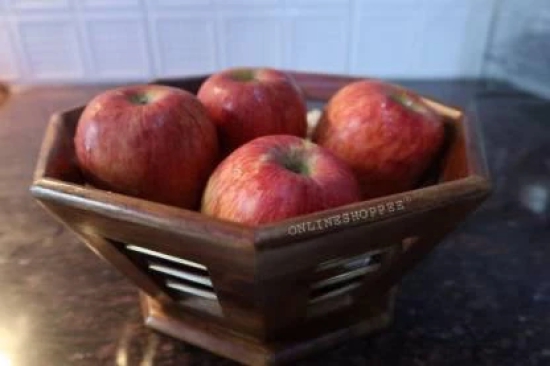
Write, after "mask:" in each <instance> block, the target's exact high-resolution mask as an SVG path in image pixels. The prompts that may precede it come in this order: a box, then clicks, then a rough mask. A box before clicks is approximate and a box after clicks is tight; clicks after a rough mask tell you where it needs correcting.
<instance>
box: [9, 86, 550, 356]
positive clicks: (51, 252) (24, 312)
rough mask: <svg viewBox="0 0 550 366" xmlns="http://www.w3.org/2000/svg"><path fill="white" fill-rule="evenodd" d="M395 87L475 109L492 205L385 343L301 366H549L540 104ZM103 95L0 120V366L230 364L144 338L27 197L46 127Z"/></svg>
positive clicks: (91, 260)
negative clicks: (60, 114)
mask: <svg viewBox="0 0 550 366" xmlns="http://www.w3.org/2000/svg"><path fill="white" fill-rule="evenodd" d="M404 84H406V85H408V86H411V87H413V88H415V89H417V90H419V91H421V92H424V93H426V94H427V95H430V96H434V97H436V98H437V99H440V100H442V101H445V102H447V103H450V104H455V105H459V106H468V107H469V108H472V109H473V110H474V112H475V113H476V114H477V116H478V117H479V119H480V121H481V122H482V124H483V132H484V138H485V145H486V154H487V158H488V161H489V166H490V169H491V173H492V178H493V183H494V194H493V195H492V197H491V198H490V199H489V200H488V201H487V202H486V204H485V205H483V207H482V208H481V209H479V210H478V211H477V212H476V213H475V214H474V215H473V216H471V217H470V218H469V219H468V220H467V221H466V222H465V223H464V224H463V225H461V226H460V228H459V229H457V230H456V231H455V232H454V233H453V234H451V235H450V236H449V237H448V238H447V239H446V240H445V242H444V243H442V244H441V245H439V246H438V247H437V249H436V250H435V251H434V252H433V253H432V254H431V255H430V256H429V257H428V258H427V259H426V260H425V261H424V262H422V264H421V265H420V266H419V267H418V268H416V269H415V270H414V271H413V272H411V273H410V274H409V275H408V276H407V277H406V278H405V280H404V282H403V284H402V286H401V288H400V293H399V295H398V301H397V305H396V314H395V322H394V324H393V325H392V327H391V328H390V329H389V330H388V331H385V332H383V333H381V334H379V335H376V336H372V337H365V338H362V339H358V340H355V341H352V342H349V343H347V344H346V345H343V346H341V347H338V348H335V349H334V350H332V351H330V352H326V353H323V354H319V355H317V356H313V357H311V358H308V359H306V360H304V361H302V362H300V363H299V365H366V364H373V365H379V364H383V365H470V364H472V365H499V366H502V365H518V364H521V365H547V364H550V266H548V263H550V246H548V243H550V230H549V227H550V225H549V217H550V216H549V205H550V203H549V200H550V196H549V194H550V193H549V192H550V182H549V180H550V161H549V159H550V151H549V146H550V123H549V122H548V121H549V120H548V116H550V102H545V101H543V100H540V99H537V98H534V97H532V96H528V95H525V94H522V93H518V92H516V91H514V90H513V89H511V88H509V87H504V86H499V85H496V86H494V85H493V86H492V87H491V88H489V89H487V88H486V87H485V86H486V84H485V83H483V82H481V81H437V82H430V81H425V82H423V81H419V82H404ZM101 89H102V88H101V87H97V86H95V87H94V86H72V87H55V88H47V87H40V88H34V89H28V90H25V91H23V92H21V93H17V94H15V95H14V96H13V97H12V98H11V99H10V100H9V101H8V103H7V104H5V105H4V107H2V108H1V109H0V161H1V162H2V169H0V207H1V209H0V289H1V290H2V292H1V293H2V299H1V300H0V366H8V365H9V366H37V365H40V366H49V365H52V366H60V365H85V366H87V365H90V366H91V365H94V366H96V365H118V366H125V365H132V366H133V365H140V366H169V365H234V363H232V362H230V361H227V360H224V359H221V358H219V357H217V356H214V355H212V354H210V353H207V352H204V351H202V350H199V349H197V348H195V347H192V346H189V345H187V344H184V343H182V342H178V341H175V340H173V339H171V338H169V337H165V336H163V335H160V334H157V333H154V332H152V331H150V330H148V329H147V328H145V327H144V326H143V325H142V319H141V316H140V310H139V306H138V301H137V300H138V297H137V291H136V289H135V287H133V286H132V285H131V284H130V283H129V282H128V281H127V280H126V279H124V278H123V277H122V276H121V275H119V274H118V273H117V272H116V271H115V270H114V269H113V268H111V267H109V266H108V265H107V264H106V263H104V262H102V261H101V260H100V259H99V258H98V257H96V256H95V255H94V254H93V253H92V252H91V251H90V250H89V249H87V248H86V247H85V246H84V245H83V244H81V243H80V242H79V240H78V239H77V238H76V237H75V236H74V235H73V234H71V233H70V232H68V231H67V230H66V229H65V228H64V227H63V226H62V225H61V224H59V223H57V222H56V221H54V220H53V219H52V218H51V217H50V216H49V215H48V214H47V213H46V212H44V211H43V210H42V209H41V208H39V207H38V205H37V204H36V203H35V202H34V201H33V200H32V198H31V197H30V195H29V194H28V186H29V184H30V182H31V179H32V171H33V168H34V164H35V162H36V156H37V154H38V149H39V146H40V142H41V140H42V136H43V133H44V129H45V126H46V123H47V119H48V116H49V115H50V114H51V113H53V112H54V111H57V110H62V109H66V108H70V107H73V106H75V105H79V104H82V103H84V102H85V101H87V100H88V99H89V98H90V97H91V96H92V95H94V94H95V93H97V92H98V91H99V90H101Z"/></svg>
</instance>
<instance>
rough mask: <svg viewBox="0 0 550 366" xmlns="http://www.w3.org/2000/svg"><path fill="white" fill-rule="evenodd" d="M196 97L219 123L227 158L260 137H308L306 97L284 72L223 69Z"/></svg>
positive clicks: (220, 135) (257, 69) (260, 69)
mask: <svg viewBox="0 0 550 366" xmlns="http://www.w3.org/2000/svg"><path fill="white" fill-rule="evenodd" d="M197 96H198V98H199V100H200V101H201V102H202V104H203V105H204V106H205V107H206V109H207V111H208V116H209V117H210V119H211V120H212V121H213V122H214V123H215V124H216V127H217V129H218V138H219V140H220V146H221V147H220V150H221V151H222V154H223V155H224V156H227V155H228V154H229V153H230V152H231V151H233V150H235V149H236V148H237V147H239V146H241V145H243V144H245V143H246V142H248V141H251V140H253V139H254V138H256V137H260V136H266V135H279V134H283V135H294V136H298V137H305V136H306V132H307V121H306V113H307V109H306V104H305V101H304V98H303V96H302V93H301V91H300V89H299V88H298V86H297V84H296V83H295V81H294V78H292V76H291V75H289V74H287V73H285V72H283V71H279V70H274V69H269V68H242V69H228V70H224V71H221V72H219V73H216V74H213V75H212V76H210V77H209V78H208V79H207V80H206V81H205V82H204V83H203V84H202V85H201V88H200V89H199V92H198V94H197Z"/></svg>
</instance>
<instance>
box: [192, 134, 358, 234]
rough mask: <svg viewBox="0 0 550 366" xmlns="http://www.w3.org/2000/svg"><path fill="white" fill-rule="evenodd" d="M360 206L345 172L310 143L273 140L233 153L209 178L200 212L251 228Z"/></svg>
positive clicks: (256, 141)
mask: <svg viewBox="0 0 550 366" xmlns="http://www.w3.org/2000/svg"><path fill="white" fill-rule="evenodd" d="M359 200H360V191H359V187H358V184H357V181H356V180H355V177H354V176H353V173H352V172H351V171H350V170H349V169H348V167H347V166H346V165H345V164H344V163H343V162H342V161H340V159H338V158H337V157H335V156H334V155H333V154H332V153H330V152H328V151H326V150H325V149H323V148H321V147H319V146H317V145H316V144H314V143H312V142H311V141H307V140H305V139H302V138H299V137H296V136H290V135H273V136H264V137H259V138H256V139H254V140H252V141H250V142H248V143H246V144H245V145H243V146H241V147H240V148H238V149H237V150H235V151H234V152H233V153H232V154H231V155H229V156H228V157H227V158H226V159H225V160H224V161H222V162H221V163H220V165H219V166H218V167H217V168H216V170H215V171H214V173H212V176H211V177H210V179H209V181H208V183H207V186H206V190H205V193H204V196H203V201H202V212H203V213H205V214H207V215H211V216H215V217H218V218H221V219H225V220H229V221H234V222H241V223H245V224H250V225H256V224H264V223H270V222H276V221H279V220H283V219H285V218H290V217H294V216H298V215H304V214H308V213H311V212H315V211H321V210H326V209H329V208H332V207H337V206H342V205H346V204H349V203H353V202H357V201H359Z"/></svg>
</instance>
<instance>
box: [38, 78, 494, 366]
mask: <svg viewBox="0 0 550 366" xmlns="http://www.w3.org/2000/svg"><path fill="white" fill-rule="evenodd" d="M292 75H293V76H294V77H295V79H296V80H297V82H298V84H299V85H300V86H301V88H302V89H303V92H304V95H305V96H306V97H307V98H308V100H327V99H328V98H330V96H331V95H333V94H334V93H335V91H336V90H338V89H339V88H340V87H342V86H343V85H345V84H346V83H349V82H351V81H353V80H356V78H352V77H346V76H331V75H319V74H309V73H298V72H292ZM204 78H205V76H200V77H195V78H190V79H181V80H159V81H156V83H163V84H165V85H171V86H174V87H178V88H182V89H186V90H189V91H191V92H196V91H197V90H198V88H199V87H200V84H201V83H202V81H203V80H204ZM426 100H428V101H429V103H431V105H432V107H433V108H434V109H436V110H437V111H438V113H440V114H441V115H442V117H443V118H444V119H445V121H446V123H447V126H448V127H449V131H451V132H449V135H448V136H450V137H449V139H448V143H447V144H446V146H445V148H444V149H443V150H442V151H441V156H440V157H439V159H438V160H437V162H436V163H434V166H433V168H432V169H431V170H430V171H429V174H427V175H429V176H427V177H426V178H425V179H424V180H423V184H422V185H420V186H419V187H418V188H417V189H414V190H411V191H408V192H403V193H399V194H395V195H391V196H387V197H381V198H378V199H373V200H369V201H364V202H359V203H355V204H352V205H347V206H344V207H338V208H335V209H331V210H326V211H323V212H316V213H313V214H309V215H304V216H301V217H295V218H292V219H289V220H284V221H281V222H278V223H275V224H268V225H261V226H258V227H249V226H245V225H240V224H235V223H229V222H224V221H221V220H216V219H213V218H210V217H206V216H204V215H201V214H200V213H197V212H191V211H187V210H183V209H180V208H176V207H170V206H166V205H162V204H158V203H154V202H148V201H145V200H141V199H137V198H134V197H128V196H124V195H120V194H115V193H112V192H106V191H102V190H99V189H95V188H93V187H90V186H87V185H86V184H84V182H83V181H82V179H81V177H80V173H79V171H78V167H77V165H76V164H75V159H74V147H73V146H72V137H73V135H74V130H75V126H76V123H77V120H78V117H79V114H80V112H81V111H82V109H81V108H77V109H73V110H70V111H67V112H63V113H59V114H57V115H56V116H54V117H53V118H52V120H51V122H50V125H49V127H48V130H47V132H46V135H45V137H44V142H43V147H42V150H41V153H40V157H39V160H38V164H37V168H36V171H35V180H34V183H33V185H32V187H31V192H32V194H33V195H34V196H35V197H36V198H37V199H38V200H39V201H41V202H42V204H43V205H44V206H46V207H47V208H48V209H49V211H50V212H51V213H53V214H54V215H55V216H57V217H58V218H59V219H60V220H61V221H62V222H64V223H65V224H66V225H67V226H68V227H70V228H71V229H72V230H74V231H75V232H76V233H77V234H79V235H80V236H81V237H82V238H84V240H85V241H86V242H87V244H88V245H89V246H90V247H91V248H92V249H93V250H94V251H95V252H96V253H98V254H99V255H100V256H102V257H103V258H104V259H105V260H107V261H109V262H110V263H111V264H112V265H114V266H115V267H117V268H118V269H119V270H120V271H121V272H122V273H123V274H125V275H126V276H127V277H128V278H129V279H130V280H132V281H133V282H134V284H136V285H137V286H138V287H139V288H140V290H141V291H143V292H144V293H146V294H147V295H148V297H147V298H146V300H144V301H145V305H144V308H145V310H146V312H145V318H146V321H147V323H148V324H149V325H150V326H151V327H153V328H155V329H159V330H161V331H163V332H166V333H168V334H171V335H173V336H175V337H178V338H180V339H183V340H186V341H188V342H191V343H194V344H197V345H199V346H201V347H203V348H206V349H208V350H211V351H213V352H216V353H218V354H221V355H224V356H226V357H229V358H232V359H235V360H237V361H240V362H244V363H247V364H250V365H264V364H273V363H278V362H282V361H287V360H291V359H295V358H297V357H300V356H302V355H304V354H307V353H309V352H311V351H314V350H315V351H316V350H320V349H322V348H325V347H326V346H327V347H328V346H329V345H332V344H333V343H335V342H338V341H342V340H344V339H348V338H349V337H352V336H357V335H359V334H363V333H364V332H366V331H370V330H373V329H378V328H380V326H383V325H386V324H387V323H388V319H389V318H388V316H387V315H384V316H383V319H385V320H383V321H380V320H376V319H379V316H380V314H382V313H384V314H388V312H389V311H390V310H391V303H392V301H393V296H394V291H395V288H396V286H397V285H398V283H399V281H400V280H401V278H402V277H403V276H404V275H405V274H406V272H407V271H409V270H410V269H412V268H413V267H414V266H415V265H416V264H417V263H418V262H419V261H420V260H421V259H422V258H423V257H424V256H425V255H426V254H427V253H428V252H429V251H430V250H431V249H433V248H434V246H436V245H437V243H438V242H439V241H440V240H441V239H442V238H443V237H445V235H446V234H448V233H449V232H450V231H451V230H453V229H454V228H455V227H456V225H458V224H459V223H460V222H461V221H462V220H463V219H464V218H465V217H466V215H468V213H469V212H471V211H472V210H473V209H474V208H475V207H477V205H479V204H480V203H481V202H482V201H483V200H484V199H485V198H486V197H487V195H488V194H489V192H490V189H491V187H490V182H489V179H488V176H487V169H486V166H485V162H484V157H483V154H482V149H481V147H480V139H479V136H478V132H477V129H476V127H475V125H474V124H475V122H476V121H475V118H469V116H467V115H466V116H465V115H464V113H463V112H462V111H461V110H459V109H456V108H454V107H451V106H446V105H444V104H442V103H440V102H437V101H435V100H433V99H428V98H427V99H426ZM436 223H437V224H436ZM410 238H415V240H413V241H411V240H410ZM117 243H118V244H117ZM404 243H407V245H404ZM128 244H131V245H137V246H139V247H140V248H143V249H145V250H147V251H153V252H154V253H157V256H158V253H161V255H162V256H168V257H169V258H168V259H166V257H165V258H164V259H162V258H161V260H168V261H169V262H170V261H172V262H174V261H182V260H183V261H192V262H193V263H198V264H200V266H201V268H202V266H204V271H206V272H205V273H206V274H207V276H208V281H209V282H208V283H211V285H212V288H213V293H212V294H213V295H214V297H215V300H213V301H215V303H212V301H203V300H200V301H199V300H198V299H193V297H192V296H193V295H189V294H186V295H182V296H183V301H180V300H181V299H180V297H179V296H176V294H175V292H174V288H173V287H170V286H169V283H171V282H170V281H172V282H173V281H176V280H177V281H184V282H182V283H180V285H183V288H184V289H185V291H188V290H189V288H190V289H191V290H192V292H193V291H194V294H195V295H196V294H199V295H200V294H201V293H206V294H207V295H208V296H210V295H209V293H208V292H205V291H206V289H205V287H204V286H203V285H201V284H197V283H189V282H185V281H187V280H186V279H185V278H189V274H186V273H183V275H184V277H183V278H184V279H183V280H182V279H181V278H182V277H181V276H182V273H181V272H177V271H176V272H175V275H174V273H172V274H168V275H166V276H164V277H163V276H158V275H154V274H152V273H151V271H150V268H148V267H147V266H148V265H149V259H150V258H149V259H147V260H145V261H132V260H131V257H129V256H128V253H127V252H126V251H127V249H126V248H127V247H126V245H128ZM373 251H376V252H377V253H380V255H379V256H377V260H379V263H377V267H376V270H375V271H373V272H372V273H370V272H369V273H368V274H364V275H363V274H362V275H361V276H359V277H358V278H357V279H356V280H353V281H351V280H347V279H346V278H347V277H348V276H350V273H352V274H353V273H355V272H353V271H359V272H360V273H362V272H361V271H363V270H365V268H366V267H361V266H362V265H366V264H365V263H366V262H365V263H363V264H361V263H360V264H359V267H358V268H351V267H349V266H351V263H352V262H353V261H352V258H355V257H357V256H360V255H364V254H365V253H369V252H373ZM149 255H150V254H149ZM153 259H154V258H153ZM371 259H372V258H371ZM155 260H159V259H158V257H157V258H156V259H155ZM335 260H338V261H343V263H344V265H342V266H339V267H335V269H333V270H332V272H326V273H329V274H331V275H330V276H329V277H328V278H325V280H329V282H328V283H329V285H326V288H321V289H320V290H319V289H316V288H315V284H316V283H318V282H316V281H318V279H319V276H320V274H319V271H320V268H323V266H324V265H326V264H327V263H330V262H331V261H335ZM346 261H347V262H346ZM350 261H351V262H350ZM346 263H347V264H346ZM353 265H354V266H355V265H357V263H355V262H353ZM346 266H347V267H346ZM371 268H373V267H371ZM326 273H325V275H327V274H326ZM178 276H179V277H178ZM186 276H187V277H186ZM338 281H340V282H338ZM346 281H347V282H346ZM350 281H351V282H350ZM323 286H325V285H323ZM180 288H182V286H180ZM199 295H196V296H199ZM194 300H197V301H194ZM185 301H188V302H187V305H186V302H185ZM156 302H158V303H159V304H162V310H160V308H159V307H157V305H155V303H156ZM191 304H192V305H191ZM159 306H160V305H159ZM218 307H219V308H218ZM167 309H170V310H167ZM216 309H218V310H216ZM373 322H374V323H376V324H378V326H372V324H373ZM369 324H370V325H369ZM220 329H222V330H220ZM191 334H193V336H191ZM274 345H277V346H274Z"/></svg>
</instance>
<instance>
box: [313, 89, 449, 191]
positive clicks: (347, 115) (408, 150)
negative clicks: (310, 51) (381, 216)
mask: <svg viewBox="0 0 550 366" xmlns="http://www.w3.org/2000/svg"><path fill="white" fill-rule="evenodd" d="M443 138H444V124H443V121H442V119H441V118H440V116H439V115H438V114H437V113H436V112H435V111H433V110H432V109H430V107H428V105H427V104H426V103H425V102H424V101H423V100H422V99H421V98H420V97H419V96H418V95H416V94H415V93H413V92H411V91H408V90H405V89H403V88H401V87H399V86H396V85H393V84H388V83H385V82H382V81H375V80H362V81H358V82H354V83H351V84H349V85H347V86H345V87H344V88H342V89H340V90H339V91H338V92H337V93H336V94H335V95H334V96H333V97H332V98H331V99H330V100H329V102H328V104H327V106H326V108H325V110H324V112H323V115H322V117H321V120H320V121H319V125H318V126H317V129H316V130H315V133H314V136H313V141H315V142H316V143H318V144H319V145H321V146H323V147H324V148H326V149H328V150H330V151H332V152H333V153H334V154H335V155H337V156H338V157H340V158H341V159H342V160H344V161H345V162H346V163H347V164H348V165H349V166H350V167H351V168H352V170H353V172H354V173H355V175H356V177H357V180H358V181H359V185H360V186H361V191H362V196H363V198H364V199H369V198H374V197H379V196H384V195H389V194H393V193H398V192H403V191H406V190H409V189H412V188H414V187H415V185H416V184H418V180H419V179H420V178H421V175H422V174H423V173H424V172H425V170H426V169H427V167H428V166H429V164H430V163H431V162H432V160H433V159H434V158H435V156H436V154H437V153H438V151H439V149H440V147H441V145H442V143H443Z"/></svg>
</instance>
